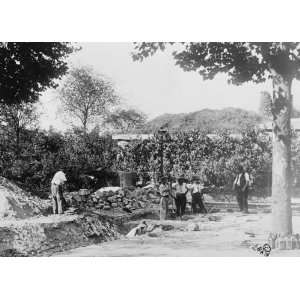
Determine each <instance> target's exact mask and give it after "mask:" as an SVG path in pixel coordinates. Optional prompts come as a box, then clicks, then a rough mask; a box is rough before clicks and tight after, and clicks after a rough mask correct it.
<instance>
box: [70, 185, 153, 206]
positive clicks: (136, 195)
mask: <svg viewBox="0 0 300 300" xmlns="http://www.w3.org/2000/svg"><path fill="white" fill-rule="evenodd" d="M65 198H66V200H67V202H69V203H70V205H72V206H75V207H85V208H93V209H99V210H106V211H110V210H123V211H126V212H132V211H134V210H136V209H146V208H148V207H150V206H151V204H153V203H156V204H157V203H159V197H158V196H157V192H156V190H155V189H154V188H147V189H145V188H118V189H111V190H109V189H107V188H106V189H99V190H98V191H96V192H95V193H93V194H89V195H86V196H84V197H82V196H80V191H79V192H72V193H67V194H66V195H65Z"/></svg>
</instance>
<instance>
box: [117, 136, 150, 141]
mask: <svg viewBox="0 0 300 300" xmlns="http://www.w3.org/2000/svg"><path fill="white" fill-rule="evenodd" d="M152 137H153V134H114V135H113V136H112V139H113V140H117V141H134V140H148V139H151V138H152Z"/></svg>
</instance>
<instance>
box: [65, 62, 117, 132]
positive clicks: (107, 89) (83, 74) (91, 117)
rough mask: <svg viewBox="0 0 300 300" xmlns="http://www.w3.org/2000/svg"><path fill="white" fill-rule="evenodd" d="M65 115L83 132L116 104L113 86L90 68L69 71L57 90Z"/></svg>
mask: <svg viewBox="0 0 300 300" xmlns="http://www.w3.org/2000/svg"><path fill="white" fill-rule="evenodd" d="M59 97H60V100H61V102H62V108H63V112H64V113H65V115H66V116H67V117H68V116H69V117H71V121H73V120H74V119H75V120H77V121H79V123H80V124H81V126H82V129H83V130H84V132H87V130H88V126H89V125H90V124H92V123H94V121H95V119H97V118H99V117H104V116H105V115H106V113H107V111H108V108H109V107H110V106H112V105H114V104H116V103H118V101H119V98H118V96H117V93H116V92H115V89H114V87H113V84H112V83H111V82H110V81H109V80H108V79H106V78H104V77H103V76H100V75H98V74H96V73H94V71H93V70H92V69H91V68H88V67H79V68H74V69H72V70H71V71H70V73H69V75H68V77H67V79H66V81H65V82H64V84H63V86H62V87H61V89H60V90H59Z"/></svg>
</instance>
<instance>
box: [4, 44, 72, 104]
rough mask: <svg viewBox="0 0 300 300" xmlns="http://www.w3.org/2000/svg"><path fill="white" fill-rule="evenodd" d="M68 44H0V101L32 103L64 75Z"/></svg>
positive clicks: (70, 47)
mask: <svg viewBox="0 0 300 300" xmlns="http://www.w3.org/2000/svg"><path fill="white" fill-rule="evenodd" d="M74 50H75V48H74V47H73V46H71V45H70V44H69V43H48V42H47V43H19V42H18V43H13V42H9V43H0V83H1V84H0V102H1V103H4V104H8V105H10V104H18V103H21V102H35V101H37V100H38V97H39V96H40V93H41V92H43V91H45V90H46V89H47V88H49V87H56V86H57V82H56V79H60V78H61V77H62V76H63V75H64V74H65V73H66V72H67V63H66V61H65V59H66V58H67V56H68V55H69V54H71V53H72V52H73V51H74Z"/></svg>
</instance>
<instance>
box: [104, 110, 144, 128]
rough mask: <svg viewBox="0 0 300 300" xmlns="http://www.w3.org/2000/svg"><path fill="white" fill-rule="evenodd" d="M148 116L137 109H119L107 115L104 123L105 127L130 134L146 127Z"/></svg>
mask: <svg viewBox="0 0 300 300" xmlns="http://www.w3.org/2000/svg"><path fill="white" fill-rule="evenodd" d="M145 122H146V116H145V115H144V114H143V113H141V112H138V111H136V110H135V109H120V108H119V109H117V110H116V111H114V112H112V113H109V114H107V117H106V119H105V121H104V124H105V125H109V126H111V127H112V128H113V129H114V130H115V131H119V132H129V131H132V130H134V129H140V128H141V127H142V126H143V125H145Z"/></svg>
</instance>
